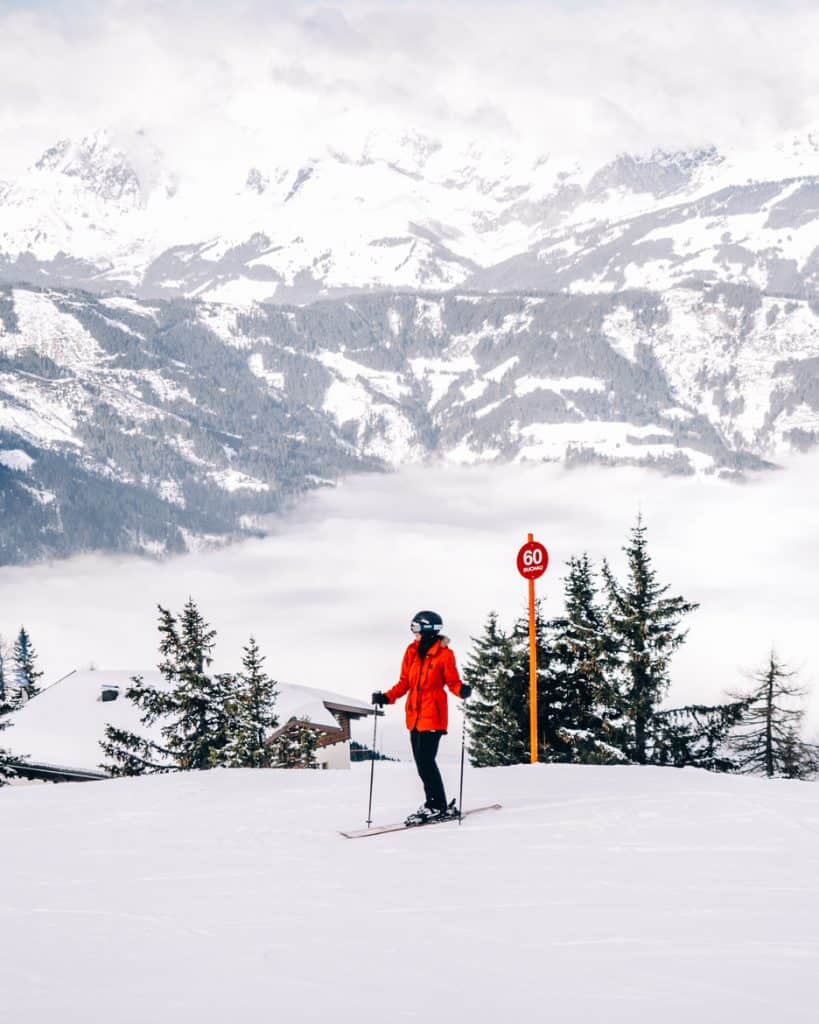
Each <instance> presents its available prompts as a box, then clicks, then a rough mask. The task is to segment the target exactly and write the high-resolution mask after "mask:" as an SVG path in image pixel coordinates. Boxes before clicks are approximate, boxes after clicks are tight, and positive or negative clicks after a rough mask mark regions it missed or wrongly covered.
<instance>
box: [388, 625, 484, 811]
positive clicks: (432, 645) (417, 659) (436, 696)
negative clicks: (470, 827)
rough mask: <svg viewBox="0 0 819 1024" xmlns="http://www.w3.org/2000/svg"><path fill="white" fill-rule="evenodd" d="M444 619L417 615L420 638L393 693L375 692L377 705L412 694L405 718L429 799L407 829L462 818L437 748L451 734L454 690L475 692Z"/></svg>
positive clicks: (457, 693)
mask: <svg viewBox="0 0 819 1024" xmlns="http://www.w3.org/2000/svg"><path fill="white" fill-rule="evenodd" d="M442 628H443V620H442V619H441V616H440V615H438V614H436V613H435V612H428V611H427V612H418V614H417V615H416V616H415V617H414V618H413V620H412V623H411V624H410V629H412V631H413V633H414V634H415V639H414V640H413V642H412V643H411V644H410V645H409V647H408V648H407V649H406V652H405V653H404V660H403V661H402V662H401V675H400V677H399V679H398V682H397V683H396V684H395V686H393V687H392V689H390V690H387V692H386V693H382V692H381V691H380V690H379V691H378V692H377V693H374V694H373V697H372V702H373V704H378V705H380V706H383V705H384V704H394V703H395V702H396V700H398V698H399V697H403V696H404V694H407V704H406V709H405V710H406V720H407V728H408V729H409V731H410V742H411V743H412V756H413V758H414V759H415V765H416V767H417V768H418V774H419V775H420V776H421V781H422V782H423V784H424V794H425V796H426V800H425V801H424V803H423V804H422V805H421V806H420V807H419V808H418V810H417V811H416V812H415V813H414V814H411V815H410V816H409V817H408V818H407V819H406V823H407V824H408V825H421V824H423V823H424V822H426V821H431V820H432V819H433V818H441V817H445V816H447V815H457V813H458V809H457V808H456V807H455V801H454V800H453V801H452V803H451V804H449V805H448V804H447V802H446V794H445V792H444V783H443V780H442V779H441V773H440V772H439V771H438V765H437V764H436V763H435V758H436V756H437V754H438V744H439V743H440V742H441V737H442V736H443V735H445V733H446V727H447V695H446V690H445V687H449V689H450V690H452V692H453V693H454V694H455V696H456V697H463V698H466V697H468V696H469V694H470V693H471V692H472V688H471V687H470V686H469V684H468V683H462V682H461V677H460V676H459V675H458V667H457V665H456V664H455V655H454V654H453V653H452V650H451V649H450V647H449V640H448V639H447V637H445V636H442V635H441V629H442Z"/></svg>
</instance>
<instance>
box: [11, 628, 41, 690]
mask: <svg viewBox="0 0 819 1024" xmlns="http://www.w3.org/2000/svg"><path fill="white" fill-rule="evenodd" d="M12 659H13V661H14V680H15V682H16V684H17V686H18V687H19V688H20V690H21V691H22V692H23V693H25V696H26V699H27V700H31V698H32V697H36V696H37V694H38V693H39V692H40V688H39V686H38V685H37V684H38V680H40V679H42V676H43V673H42V672H41V671H40V670H39V669H38V668H37V652H36V651H35V650H34V647H33V646H32V643H31V637H30V636H29V635H28V633H27V632H26V630H25V628H24V627H23V626H21V627H20V632H19V633H18V634H17V639H16V640H15V641H14V648H13V650H12Z"/></svg>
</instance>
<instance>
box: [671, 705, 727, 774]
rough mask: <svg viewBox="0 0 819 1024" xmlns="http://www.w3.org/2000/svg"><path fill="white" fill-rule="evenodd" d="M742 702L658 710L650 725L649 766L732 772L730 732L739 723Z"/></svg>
mask: <svg viewBox="0 0 819 1024" xmlns="http://www.w3.org/2000/svg"><path fill="white" fill-rule="evenodd" d="M744 712H745V702H744V701H734V702H732V703H729V704H716V705H713V706H707V705H703V704H690V705H688V706H687V707H682V708H670V709H668V710H665V711H658V712H656V714H655V715H654V722H653V726H652V751H651V763H652V764H658V765H671V766H673V767H675V768H685V767H692V768H704V769H706V770H707V771H712V772H734V771H736V770H737V762H736V759H735V757H734V755H733V751H732V749H731V730H732V729H733V728H734V727H735V726H736V725H737V724H738V723H739V722H741V721H742V716H743V714H744Z"/></svg>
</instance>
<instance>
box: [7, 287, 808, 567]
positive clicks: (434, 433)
mask: <svg viewBox="0 0 819 1024" xmlns="http://www.w3.org/2000/svg"><path fill="white" fill-rule="evenodd" d="M816 310H817V307H816V305H815V303H811V302H808V301H806V300H804V299H802V300H796V299H793V300H783V299H781V298H775V297H773V296H770V295H767V294H765V293H762V292H760V291H758V290H756V289H753V288H750V287H745V286H738V285H714V286H710V287H707V286H690V287H687V288H675V289H672V290H670V291H668V292H665V293H663V294H658V293H653V292H640V291H629V292H623V293H615V294H612V295H609V294H604V295H582V294H574V295H570V294H565V293H564V294H558V295H554V294H553V295H549V294H544V293H528V294H525V293H524V294H509V295H493V294H489V295H486V294H484V295H481V294H478V293H466V292H464V293H460V292H454V293H448V294H444V295H442V294H435V293H424V294H422V295H408V294H404V293H397V294H396V293H385V294H382V295H366V296H364V295H359V296H354V297H353V296H351V297H349V298H347V299H336V300H332V301H325V302H320V303H315V304H313V305H310V306H306V307H277V306H270V305H260V304H254V305H252V306H250V307H241V306H231V305H227V304H218V303H205V302H190V301H184V300H173V301H168V300H153V301H139V300H136V299H132V298H122V297H117V296H108V297H99V298H98V297H94V296H92V295H90V294H88V293H84V292H77V291H69V292H66V291H56V290H51V289H45V290H37V289H33V288H29V287H17V288H12V289H2V288H0V480H2V481H3V483H4V487H5V494H6V502H7V509H8V511H7V514H6V520H5V525H6V529H5V535H4V538H3V547H2V558H3V560H4V561H25V560H31V559H33V558H37V557H40V556H42V555H44V554H52V553H56V554H68V553H71V552H75V551H84V550H95V549H96V550H99V549H107V550H127V551H147V552H156V553H160V552H163V551H181V550H185V549H189V548H191V547H192V546H196V545H197V544H199V543H200V542H202V541H205V542H208V543H212V542H214V541H218V540H219V539H220V538H227V537H231V536H236V535H239V534H241V533H243V532H244V533H247V532H248V531H252V530H257V529H259V528H261V526H262V519H261V517H262V516H263V515H265V514H267V513H271V512H277V511H279V510H281V509H282V508H283V507H284V506H285V504H286V503H287V501H288V500H289V499H290V498H291V497H292V496H294V495H298V494H300V493H303V492H304V491H305V490H308V489H310V488H313V487H316V486H319V485H321V484H323V483H328V482H333V481H335V480H337V479H338V478H339V477H340V476H342V475H344V474H346V473H350V472H353V471H360V470H367V469H370V470H372V469H389V468H395V467H399V466H402V465H406V464H407V463H411V462H420V461H423V460H428V459H439V460H443V461H446V462H449V463H461V464H463V463H475V462H487V461H489V462H492V461H499V462H502V461H542V460H550V461H565V462H567V463H571V464H576V463H579V462H602V463H607V464H612V463H619V464H622V463H632V464H641V465H650V466H654V467H658V468H660V469H661V470H663V471H664V472H674V473H692V472H705V473H729V474H733V473H735V472H737V471H742V470H746V469H750V468H754V467H761V466H764V465H766V464H770V462H771V461H773V462H775V461H776V460H778V459H781V458H784V457H785V456H787V455H788V454H789V453H790V452H793V451H795V450H801V449H807V448H810V447H812V446H813V445H815V444H816V443H817V439H819V389H818V388H817V379H818V376H817V366H819V316H818V315H817V311H816Z"/></svg>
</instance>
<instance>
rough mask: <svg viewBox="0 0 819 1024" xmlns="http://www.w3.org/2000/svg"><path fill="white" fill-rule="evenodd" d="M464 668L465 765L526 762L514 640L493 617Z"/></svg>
mask: <svg viewBox="0 0 819 1024" xmlns="http://www.w3.org/2000/svg"><path fill="white" fill-rule="evenodd" d="M472 643H473V647H472V650H471V651H470V653H469V656H468V657H467V660H466V662H465V663H464V668H463V677H464V681H465V682H467V683H468V684H469V685H470V686H471V687H472V695H471V696H470V698H469V700H467V702H466V706H465V711H466V718H467V723H468V727H469V759H470V763H471V764H472V765H474V766H475V767H477V768H484V767H496V766H498V765H508V764H522V763H523V762H525V761H527V760H528V759H529V743H528V732H526V731H525V730H524V728H523V722H522V721H521V718H522V714H521V713H522V712H525V714H526V715H527V716H528V709H529V700H528V691H527V690H526V681H525V679H524V677H523V676H522V675H521V665H520V656H519V653H518V650H517V646H518V645H516V643H515V641H514V640H513V638H512V637H511V636H510V635H509V634H508V633H505V632H504V631H503V630H502V629H501V628H500V626H499V625H498V616H497V613H496V612H491V613H490V614H489V617H488V619H487V621H486V625H485V626H484V630H483V634H482V635H481V636H479V637H473V639H472Z"/></svg>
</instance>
